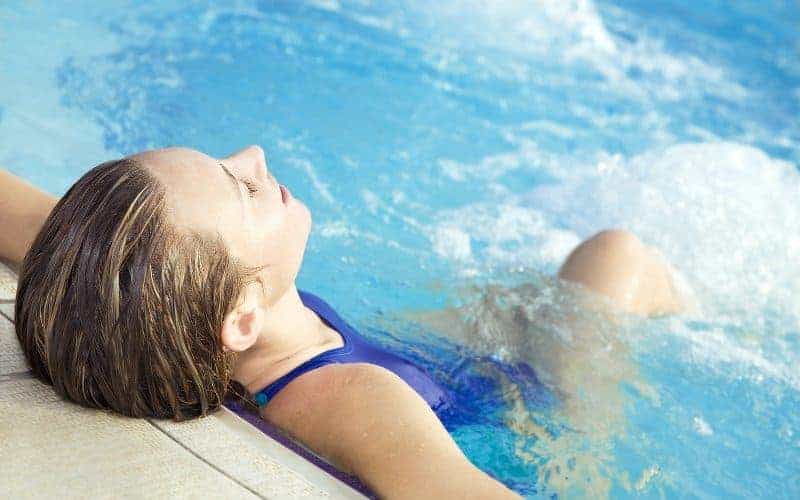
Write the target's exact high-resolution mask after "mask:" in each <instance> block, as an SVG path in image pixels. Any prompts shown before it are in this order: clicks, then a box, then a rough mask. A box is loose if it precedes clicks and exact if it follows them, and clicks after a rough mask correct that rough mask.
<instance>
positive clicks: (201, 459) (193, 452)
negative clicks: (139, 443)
mask: <svg viewBox="0 0 800 500" xmlns="http://www.w3.org/2000/svg"><path fill="white" fill-rule="evenodd" d="M145 420H147V422H148V423H149V424H150V425H152V426H153V427H155V428H156V429H158V431H159V432H161V433H162V434H164V435H165V436H167V437H168V438H170V439H171V440H173V441H175V442H176V443H178V446H180V447H181V448H183V449H184V450H186V451H188V452H189V453H191V454H192V455H194V457H195V458H197V459H198V460H200V461H201V462H203V463H205V464H206V465H208V466H209V467H211V468H212V469H214V470H215V471H217V472H219V473H220V474H222V475H223V476H225V477H227V478H228V479H230V480H231V481H233V482H234V483H236V484H238V485H239V486H241V487H242V488H244V489H246V490H247V491H249V492H250V493H252V494H253V495H255V496H256V497H257V498H267V497H265V496H263V495H262V494H260V493H259V492H257V491H256V490H254V489H253V488H251V487H250V486H248V485H246V484H245V483H243V482H242V481H240V480H239V479H236V478H235V477H233V476H231V475H230V474H228V473H227V472H225V471H224V470H223V469H221V468H219V467H217V466H216V465H214V464H212V463H211V462H209V461H208V460H206V459H205V458H203V456H202V455H200V454H199V453H197V452H196V451H194V450H193V449H191V448H189V447H188V446H186V445H185V444H183V443H182V442H181V441H180V440H178V439H177V438H176V437H175V436H173V435H172V434H170V433H169V432H167V431H165V430H164V429H162V428H161V427H159V426H158V425H156V424H155V423H154V422H153V420H152V419H149V418H146V419H145Z"/></svg>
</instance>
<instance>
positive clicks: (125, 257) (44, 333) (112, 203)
mask: <svg viewBox="0 0 800 500" xmlns="http://www.w3.org/2000/svg"><path fill="white" fill-rule="evenodd" d="M165 205H166V198H165V190H164V187H163V186H162V185H161V184H160V183H159V182H158V180H157V179H155V178H154V177H153V176H152V175H151V174H150V172H149V171H148V170H147V169H146V168H145V167H144V166H142V165H141V164H139V163H138V162H137V161H135V160H133V159H130V158H125V159H121V160H115V161H110V162H106V163H102V164H100V165H98V166H96V167H95V168H93V169H92V170H91V171H89V172H88V173H86V175H84V176H83V177H82V178H81V179H80V180H78V182H77V183H75V185H73V186H72V188H70V190H69V191H68V192H67V194H66V195H65V196H64V197H63V198H62V199H61V200H60V201H59V202H58V204H57V205H56V206H55V208H54V209H53V211H52V212H51V213H50V216H49V217H48V218H47V221H46V222H45V224H44V226H43V227H42V229H41V231H40V232H39V234H38V236H37V237H36V239H35V240H34V242H33V245H32V246H31V248H30V250H29V251H28V253H27V255H26V256H25V259H24V261H23V263H22V268H21V273H20V278H19V285H18V289H17V297H16V305H15V320H16V333H17V337H18V338H19V342H20V344H21V345H22V349H23V351H24V353H25V356H26V358H27V360H28V363H29V364H30V367H31V369H32V371H33V373H34V374H35V376H36V377H37V378H39V379H40V380H42V381H44V382H46V383H49V384H52V386H53V388H54V389H55V391H56V392H57V393H59V394H60V395H62V396H63V397H65V398H67V399H69V400H71V401H73V402H75V403H78V404H80V405H83V406H87V407H92V408H103V409H110V410H113V411H115V412H118V413H121V414H123V415H128V416H132V417H158V418H171V419H174V420H184V419H188V418H192V417H197V416H202V415H206V414H208V413H210V412H213V411H214V410H216V409H217V408H219V407H220V405H222V403H223V401H224V400H225V397H226V393H227V395H228V396H231V392H232V393H233V395H234V396H236V397H241V398H244V399H245V400H247V399H249V398H248V397H247V396H248V395H247V394H246V392H245V391H244V389H243V387H242V386H241V385H240V384H238V383H235V382H234V381H232V379H231V374H232V370H233V361H234V359H235V358H234V356H235V354H234V353H232V352H227V351H226V350H224V349H223V346H222V342H221V338H220V332H221V331H222V324H223V321H224V319H225V315H226V314H227V313H228V312H230V311H231V310H232V309H233V308H234V307H235V305H236V303H237V301H238V299H239V296H240V292H241V290H242V289H243V288H244V286H245V285H246V284H247V283H248V282H249V281H252V280H253V277H254V275H255V272H254V270H253V269H249V268H246V267H245V266H243V265H242V264H241V263H240V262H238V261H237V260H236V259H235V258H234V257H233V256H231V255H230V253H229V252H228V251H227V248H226V247H225V245H224V244H223V242H222V241H221V240H220V238H219V237H215V236H209V235H200V234H196V233H191V232H188V231H185V230H179V229H177V228H175V227H174V226H173V225H172V224H171V223H170V222H169V221H168V220H167V218H166V217H165V214H166V210H165ZM229 391H230V392H229Z"/></svg>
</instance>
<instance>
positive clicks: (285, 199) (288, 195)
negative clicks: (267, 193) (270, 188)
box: [278, 184, 292, 205]
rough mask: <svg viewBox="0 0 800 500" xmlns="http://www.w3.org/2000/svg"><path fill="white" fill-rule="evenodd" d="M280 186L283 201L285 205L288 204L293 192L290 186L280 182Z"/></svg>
mask: <svg viewBox="0 0 800 500" xmlns="http://www.w3.org/2000/svg"><path fill="white" fill-rule="evenodd" d="M278 187H279V188H280V190H281V201H283V204H284V205H287V204H288V203H289V201H290V200H291V199H292V193H291V192H290V191H289V188H287V187H286V186H284V185H283V184H279V185H278Z"/></svg>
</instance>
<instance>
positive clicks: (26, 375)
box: [0, 370, 35, 384]
mask: <svg viewBox="0 0 800 500" xmlns="http://www.w3.org/2000/svg"><path fill="white" fill-rule="evenodd" d="M31 378H35V377H34V376H33V372H31V371H30V370H26V371H23V372H11V373H4V374H2V375H0V384H2V383H3V382H10V381H12V380H27V379H31Z"/></svg>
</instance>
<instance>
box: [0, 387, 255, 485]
mask: <svg viewBox="0 0 800 500" xmlns="http://www.w3.org/2000/svg"><path fill="white" fill-rule="evenodd" d="M0 380H2V379H0ZM0 457H2V467H0V497H3V498H198V497H201V496H202V497H212V498H258V496H257V495H255V494H254V493H253V492H251V491H249V490H248V489H247V488H246V487H244V486H243V485H242V484H240V483H239V482H238V481H237V480H235V479H233V478H231V477H229V476H227V475H226V474H224V473H222V472H220V471H218V470H216V469H215V468H214V467H212V466H211V465H209V464H208V463H206V462H204V461H202V460H200V459H198V458H197V457H196V456H195V455H193V454H192V453H191V452H190V451H189V450H187V449H186V448H184V447H183V446H181V445H180V444H179V443H176V442H175V441H174V440H173V439H171V438H170V437H169V436H167V435H166V434H164V433H163V432H162V431H161V430H159V429H158V428H156V427H155V426H153V425H152V424H151V423H150V422H149V421H147V420H145V419H130V418H124V417H120V416H116V415H113V414H111V413H108V412H102V411H96V410H90V409H86V408H82V407H79V406H77V405H74V404H71V403H65V402H63V401H61V400H60V399H59V398H58V396H57V395H56V394H55V392H53V390H52V388H50V387H49V386H46V385H45V384H42V383H40V382H38V381H36V380H34V379H5V380H3V381H2V382H0Z"/></svg>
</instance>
